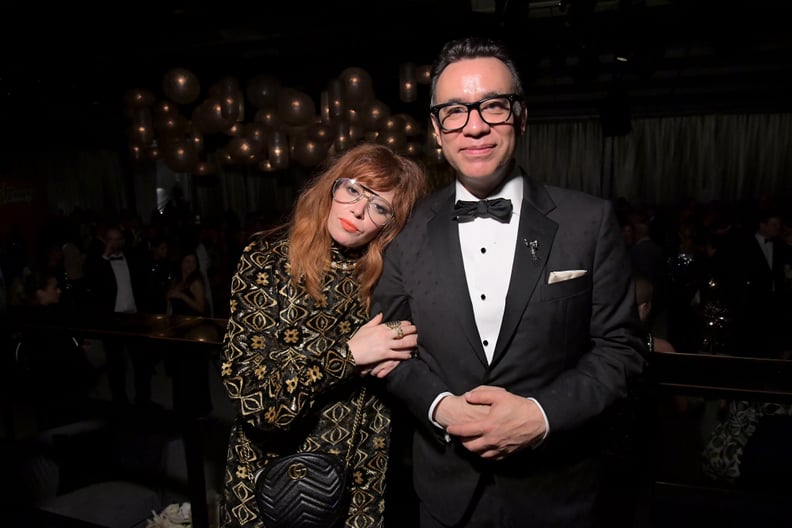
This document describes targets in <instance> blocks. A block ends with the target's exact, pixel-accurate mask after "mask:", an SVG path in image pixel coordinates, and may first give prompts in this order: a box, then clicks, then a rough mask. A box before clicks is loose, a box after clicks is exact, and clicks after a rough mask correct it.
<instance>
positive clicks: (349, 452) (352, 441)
mask: <svg viewBox="0 0 792 528" xmlns="http://www.w3.org/2000/svg"><path fill="white" fill-rule="evenodd" d="M365 398H366V386H365V385H363V386H362V387H361V388H360V396H359V397H358V406H357V410H356V411H355V423H354V425H353V426H352V435H351V438H350V439H349V449H347V456H346V465H347V467H351V465H352V452H353V451H354V449H355V437H356V436H357V432H358V429H360V423H361V422H362V420H363V403H364V401H365Z"/></svg>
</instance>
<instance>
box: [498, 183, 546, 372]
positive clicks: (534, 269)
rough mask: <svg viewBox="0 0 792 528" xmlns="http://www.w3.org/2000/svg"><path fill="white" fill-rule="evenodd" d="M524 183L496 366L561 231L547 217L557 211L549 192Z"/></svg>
mask: <svg viewBox="0 0 792 528" xmlns="http://www.w3.org/2000/svg"><path fill="white" fill-rule="evenodd" d="M524 182H525V183H524V193H523V201H522V206H521V208H520V227H519V229H518V231H517V242H516V243H517V247H516V249H515V252H514V265H513V266H512V273H511V279H510V281H509V289H508V292H507V293H506V306H505V309H504V312H503V321H502V322H501V329H500V333H499V334H498V343H497V345H496V346H495V351H494V353H493V357H492V364H493V365H494V364H495V363H496V362H497V361H499V360H500V359H501V356H502V355H503V351H504V350H505V349H506V347H507V344H508V343H509V342H510V341H511V340H512V337H513V335H514V332H515V331H516V330H517V325H518V324H519V322H520V319H521V318H522V314H523V312H524V311H525V307H526V306H527V305H528V302H529V301H530V299H531V296H532V295H533V292H534V289H535V288H536V285H537V284H538V281H539V279H540V278H541V277H542V276H543V275H544V269H545V266H546V265H547V258H548V256H549V255H550V248H551V247H552V246H553V239H554V238H555V234H556V231H557V230H558V224H556V223H555V222H554V221H552V220H550V219H549V218H547V213H549V212H550V211H551V210H553V209H554V208H555V204H554V202H553V200H552V199H551V198H550V196H549V195H548V194H547V191H546V190H545V189H544V187H541V186H538V185H535V184H533V183H532V182H531V181H530V180H529V179H528V178H527V177H524Z"/></svg>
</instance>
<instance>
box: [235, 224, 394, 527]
mask: <svg viewBox="0 0 792 528" xmlns="http://www.w3.org/2000/svg"><path fill="white" fill-rule="evenodd" d="M287 252H288V243H287V242H286V241H285V240H279V241H276V242H265V241H261V240H260V241H255V242H253V243H251V244H249V245H248V246H247V247H246V248H245V249H244V251H243V254H242V256H241V258H240V260H239V264H238V266H237V271H236V273H235V275H234V276H233V278H232V281H231V300H230V302H231V305H230V317H229V321H228V328H227V331H226V335H225V339H224V343H223V363H222V373H221V374H222V379H223V384H224V386H225V389H226V391H227V393H228V396H229V397H230V398H231V401H232V403H233V404H234V406H235V407H236V412H237V417H236V419H235V422H234V425H233V427H232V430H231V435H230V440H229V445H228V456H227V463H226V469H225V477H224V490H223V504H222V507H221V513H220V515H221V519H220V521H221V525H222V526H225V527H230V526H240V527H261V526H264V525H263V523H262V521H261V520H260V519H259V515H258V509H257V507H256V501H255V498H254V494H253V489H254V488H253V485H254V482H253V478H254V475H255V474H256V472H257V471H258V470H259V469H261V468H262V467H264V466H265V465H266V464H267V461H268V460H271V459H272V458H273V457H275V456H277V455H279V454H286V453H290V452H294V451H331V452H335V453H338V454H340V455H341V456H342V457H345V456H346V454H347V449H348V446H349V438H350V433H351V430H352V427H353V423H354V418H355V411H356V410H357V405H358V400H359V398H358V396H359V394H360V387H361V384H362V382H361V378H360V377H359V375H358V373H357V371H356V368H355V361H354V358H353V357H352V355H351V354H350V353H349V349H348V347H347V341H348V340H349V338H350V337H351V336H352V335H353V334H354V332H355V330H356V329H357V328H358V327H360V326H361V325H362V324H364V323H365V322H366V321H367V320H368V318H369V315H368V311H367V309H366V307H365V306H364V305H363V303H361V301H360V299H359V298H358V284H357V282H356V280H355V278H354V275H353V269H354V262H353V261H349V260H347V259H345V258H344V257H343V256H342V255H341V254H340V252H338V251H337V250H336V249H335V248H334V250H333V256H332V260H333V266H332V269H330V270H328V273H327V275H326V277H325V281H324V284H323V290H322V291H323V293H324V298H323V299H322V300H321V302H315V301H314V300H313V299H312V298H311V297H310V296H309V295H308V294H307V293H306V292H305V290H304V289H302V288H295V287H294V286H293V284H292V283H291V282H290V280H289V279H290V275H289V265H288V259H287ZM390 429H391V418H390V412H389V411H388V409H387V407H386V406H385V405H384V404H383V402H382V400H381V399H380V397H379V396H378V395H377V394H376V390H375V388H374V387H371V386H370V387H369V388H368V390H367V392H366V398H365V402H364V405H363V414H362V421H361V426H360V430H359V431H358V433H357V439H356V442H355V446H354V451H353V453H354V454H353V457H352V465H353V469H352V472H351V475H352V478H351V492H352V493H351V497H352V499H351V505H350V508H349V513H348V515H347V518H346V521H345V526H347V527H355V528H363V527H376V526H382V524H383V513H384V500H383V497H384V494H385V473H386V469H387V461H388V460H387V455H388V447H389V442H390Z"/></svg>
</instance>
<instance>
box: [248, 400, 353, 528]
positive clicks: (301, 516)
mask: <svg viewBox="0 0 792 528" xmlns="http://www.w3.org/2000/svg"><path fill="white" fill-rule="evenodd" d="M365 390H366V389H365V387H364V388H363V389H361V392H360V398H359V399H358V408H357V411H356V413H355V424H354V426H353V428H352V434H351V435H350V439H349V448H348V450H347V456H346V460H342V459H341V458H340V457H339V456H336V455H333V454H331V453H317V452H311V451H306V452H302V453H294V454H291V455H286V456H283V457H280V458H278V459H276V460H273V461H272V462H270V463H269V464H267V466H265V467H264V468H263V469H262V470H261V471H259V472H258V473H257V474H256V477H255V484H256V502H257V504H258V508H259V513H260V515H261V520H262V521H263V522H264V526H266V527H267V528H298V527H299V528H332V527H334V526H336V525H337V524H338V523H339V522H340V521H341V519H342V517H344V513H345V512H346V511H347V506H348V501H349V491H348V488H347V477H348V473H349V469H348V468H349V465H350V462H351V458H352V451H353V449H354V446H355V436H356V434H357V430H358V428H359V427H360V420H361V417H362V414H363V413H362V409H363V399H364V397H365Z"/></svg>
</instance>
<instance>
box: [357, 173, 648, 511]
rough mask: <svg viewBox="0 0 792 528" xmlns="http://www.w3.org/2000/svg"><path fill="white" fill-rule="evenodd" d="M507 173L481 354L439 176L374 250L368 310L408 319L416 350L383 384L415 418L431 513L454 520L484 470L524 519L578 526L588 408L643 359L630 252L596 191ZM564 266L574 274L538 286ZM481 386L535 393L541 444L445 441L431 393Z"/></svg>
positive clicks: (592, 460)
mask: <svg viewBox="0 0 792 528" xmlns="http://www.w3.org/2000/svg"><path fill="white" fill-rule="evenodd" d="M518 177H522V178H523V179H524V197H523V203H522V204H515V207H519V208H520V209H519V210H520V216H519V222H520V225H519V231H518V237H517V248H516V254H515V257H514V264H513V269H512V274H511V280H510V284H509V289H508V293H507V296H506V305H505V312H504V316H503V322H502V325H501V330H500V334H499V337H498V342H497V345H496V347H495V349H494V356H493V359H492V363H491V364H489V365H488V364H487V360H486V357H485V354H484V349H483V346H482V344H481V339H480V337H479V335H478V331H477V328H476V323H475V320H474V315H473V308H472V306H471V303H470V299H469V296H468V289H467V285H466V280H465V272H464V268H463V262H462V255H461V251H460V243H459V234H458V229H457V223H456V222H455V221H453V220H452V219H451V218H452V216H453V213H452V208H453V205H454V185H453V184H452V185H450V186H448V187H447V188H444V189H442V190H440V191H437V192H436V193H434V194H433V195H431V196H430V197H428V198H427V199H425V200H424V201H422V202H421V203H420V204H418V205H417V207H416V209H415V210H414V213H413V216H412V218H411V219H410V221H409V222H408V224H407V226H406V227H405V229H404V230H403V231H402V232H401V233H400V234H399V236H398V237H397V238H396V239H395V240H394V242H392V243H391V245H390V246H389V247H388V249H387V250H386V253H385V267H384V270H383V274H382V277H381V279H380V281H379V283H378V285H377V287H376V289H375V292H374V297H373V305H372V307H373V311H372V313H377V311H379V310H382V311H383V312H384V313H385V316H386V319H390V320H393V319H408V320H411V321H412V322H413V323H415V324H416V326H417V327H418V348H419V350H418V357H417V358H416V359H414V360H409V361H406V362H404V363H402V364H400V365H399V366H398V367H397V368H396V369H395V370H394V371H392V372H391V373H390V374H389V375H388V376H387V378H386V379H385V383H386V387H387V389H388V390H389V391H390V392H391V394H392V395H394V396H396V398H397V399H398V400H400V401H401V402H402V403H403V404H404V405H406V406H407V408H409V410H410V412H411V414H412V415H414V417H415V418H416V420H417V423H418V426H417V427H416V430H415V434H414V442H413V477H414V484H415V490H416V492H417V494H418V497H419V499H420V500H421V501H422V502H423V503H424V505H425V507H426V508H428V509H429V511H430V512H432V514H433V515H434V516H435V517H436V518H438V519H439V520H441V521H442V522H444V523H446V524H449V525H452V524H454V523H456V522H458V520H459V519H460V518H461V516H462V515H463V513H464V511H465V506H466V505H467V504H468V502H469V501H470V499H471V497H472V496H473V493H474V490H475V488H476V486H477V484H478V483H479V480H480V477H481V475H483V474H489V475H492V477H493V478H494V479H495V480H496V483H497V484H496V485H497V486H498V490H500V491H501V492H502V493H503V494H504V497H506V498H507V499H506V500H507V503H508V504H510V505H512V506H513V507H514V508H515V509H516V511H524V515H525V517H524V518H525V519H526V524H525V526H545V525H553V526H587V524H586V523H587V522H588V521H586V520H585V519H590V517H589V514H590V513H591V510H592V508H593V502H594V498H595V494H596V489H597V485H598V482H597V478H596V469H595V468H596V460H597V457H596V455H597V451H598V447H599V445H598V437H597V435H596V434H595V427H594V425H595V422H596V420H595V418H596V417H597V416H599V415H600V414H601V413H602V412H603V411H604V410H605V409H606V408H607V407H609V406H610V405H611V404H613V403H614V402H616V401H617V400H618V399H619V398H621V397H623V396H625V394H626V391H627V389H628V381H629V379H630V378H631V377H632V376H635V375H638V374H639V373H640V372H641V371H642V370H643V367H644V364H645V346H644V344H643V341H642V339H641V338H640V329H639V328H640V327H639V322H638V319H637V311H636V309H635V300H634V290H633V285H632V279H631V268H630V261H629V257H628V255H627V252H626V249H625V245H624V242H623V239H622V236H621V231H620V229H619V226H618V222H617V221H616V217H615V215H614V212H613V209H612V207H611V204H610V202H607V201H605V200H602V199H599V198H596V197H593V196H590V195H587V194H583V193H580V192H575V191H569V190H564V189H559V188H556V187H551V186H540V185H537V184H535V183H533V182H531V181H530V180H529V179H528V178H527V177H525V176H518ZM531 246H533V247H534V250H533V251H532V248H531ZM565 270H586V274H585V275H583V276H581V277H578V278H574V279H571V280H565V281H561V282H554V283H552V284H550V283H549V281H550V273H551V272H552V271H565ZM482 384H488V385H496V386H500V387H504V388H506V389H508V390H509V391H510V392H512V393H515V394H519V395H523V396H526V397H534V398H536V399H537V401H538V402H539V403H540V404H541V406H542V408H543V409H544V411H545V413H546V415H547V418H548V422H549V425H550V434H549V435H548V437H547V438H546V439H545V441H544V442H543V443H542V444H541V445H540V446H539V447H537V448H535V449H525V450H523V451H520V452H518V453H516V454H514V455H512V456H511V457H509V458H508V459H506V460H504V461H500V462H488V461H484V460H482V459H481V458H480V457H478V456H476V455H472V454H471V453H469V452H468V451H466V450H465V449H464V447H462V446H461V445H459V444H457V443H456V442H453V441H452V442H450V443H447V442H446V441H445V440H444V435H443V432H442V431H441V430H439V429H438V428H437V427H436V426H434V425H433V424H432V423H431V422H430V421H429V419H428V410H429V407H430V405H431V404H432V402H433V400H434V399H435V398H436V397H437V395H438V394H440V393H441V392H444V391H449V392H451V393H453V394H462V393H464V392H465V391H467V390H469V389H472V388H474V387H476V386H478V385H482ZM581 519H583V521H582V524H581Z"/></svg>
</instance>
